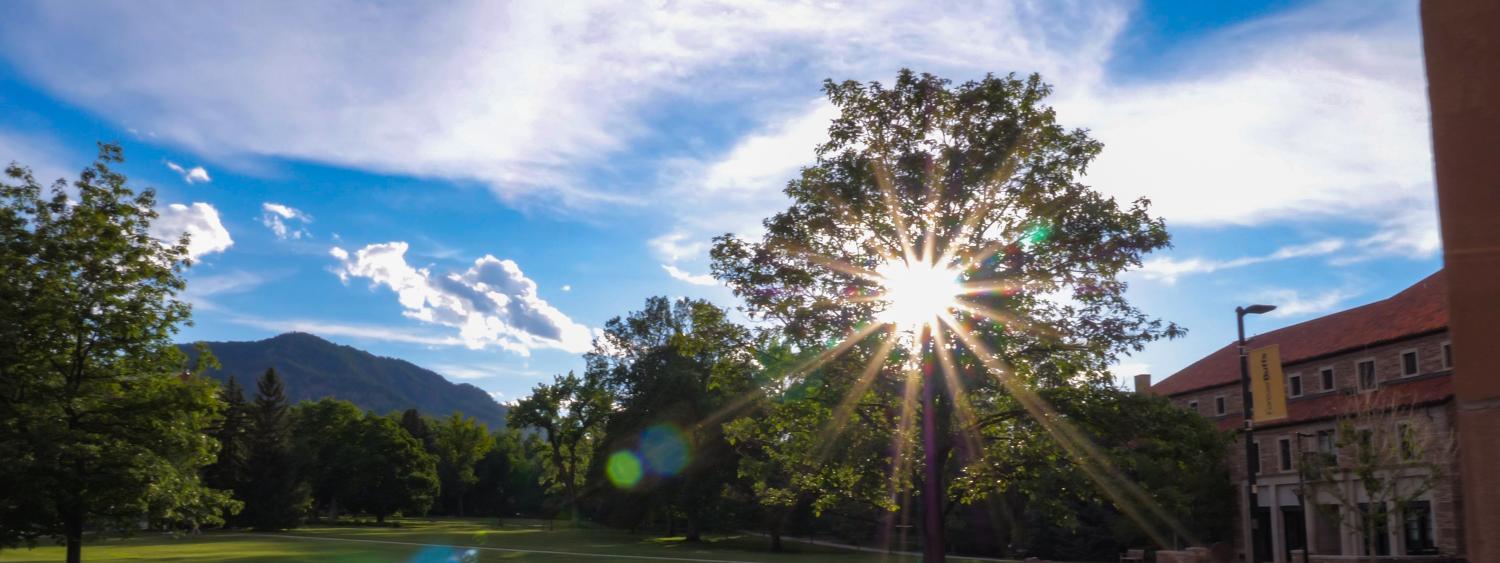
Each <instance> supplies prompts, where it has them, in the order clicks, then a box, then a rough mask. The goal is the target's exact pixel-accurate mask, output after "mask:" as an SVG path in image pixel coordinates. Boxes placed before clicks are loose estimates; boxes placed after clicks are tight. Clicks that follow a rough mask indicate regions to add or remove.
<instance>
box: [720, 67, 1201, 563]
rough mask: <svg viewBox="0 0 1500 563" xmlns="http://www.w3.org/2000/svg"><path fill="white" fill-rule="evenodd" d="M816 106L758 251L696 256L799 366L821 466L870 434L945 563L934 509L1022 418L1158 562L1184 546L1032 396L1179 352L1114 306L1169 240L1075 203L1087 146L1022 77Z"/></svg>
mask: <svg viewBox="0 0 1500 563" xmlns="http://www.w3.org/2000/svg"><path fill="white" fill-rule="evenodd" d="M824 89H825V92H826V94H827V96H828V98H829V100H830V101H831V102H832V103H833V104H834V105H835V106H837V107H838V109H839V110H840V115H839V117H837V118H836V119H835V120H834V121H833V123H832V124H831V126H830V127H829V140H828V142H827V143H825V144H823V145H821V146H819V147H818V148H817V160H816V161H815V162H814V163H813V164H811V165H809V166H807V167H805V168H803V169H802V171H801V174H800V175H799V176H798V177H797V178H796V179H794V180H792V181H790V182H789V183H788V185H787V187H786V194H787V195H788V196H789V197H790V199H791V202H792V203H791V206H790V207H789V208H788V209H786V210H785V211H783V212H781V213H778V214H776V215H775V216H773V217H771V218H769V219H767V220H766V221H765V227H766V234H765V235H764V237H763V238H762V239H761V240H760V241H758V242H751V241H745V240H742V239H740V238H737V237H734V236H732V235H725V236H722V237H719V238H717V239H716V240H715V246H714V248H713V252H712V256H713V268H714V273H715V275H716V276H718V277H719V278H720V279H721V280H724V281H725V282H727V284H728V285H729V286H730V287H731V288H732V289H733V290H734V291H735V293H736V295H738V296H739V297H741V298H742V299H743V300H744V302H745V303H746V308H747V311H748V312H749V313H750V314H752V315H753V316H756V317H758V318H761V319H765V320H768V321H771V322H774V323H776V324H777V325H779V327H780V328H781V329H782V330H783V331H784V332H785V333H786V335H787V336H788V338H790V339H791V342H793V343H795V344H798V345H800V346H801V347H803V348H804V349H812V350H817V352H816V353H813V354H811V358H810V359H809V360H808V361H806V362H805V363H804V364H803V365H800V366H798V367H797V368H796V369H793V370H790V373H791V376H792V377H803V376H806V375H808V374H811V373H815V372H817V373H820V374H823V375H822V376H821V377H825V378H826V379H827V381H828V384H827V386H828V387H829V388H830V389H835V388H836V389H837V391H838V392H841V393H843V394H844V396H843V398H842V399H840V401H839V404H838V406H837V408H835V409H833V411H832V413H831V414H830V415H829V416H828V417H827V422H826V426H827V427H826V428H824V429H822V431H821V434H820V436H822V438H823V439H824V440H823V445H820V446H819V447H818V448H814V449H816V450H817V451H818V455H820V456H827V455H831V453H832V452H830V449H831V448H832V447H833V446H832V445H831V444H833V443H835V442H836V441H838V440H839V437H840V436H843V435H845V434H847V433H848V432H851V431H853V430H855V429H857V428H863V429H872V428H875V427H877V426H885V427H887V429H888V430H886V429H874V430H871V432H874V434H869V435H870V436H874V435H885V434H881V433H882V432H889V440H890V444H891V449H890V450H889V452H887V455H886V457H887V458H888V461H889V464H890V467H889V474H888V475H889V482H890V486H889V487H888V488H887V490H886V493H885V494H886V495H887V498H888V506H890V507H891V508H892V509H893V510H894V509H900V510H895V511H896V512H899V513H901V514H903V515H904V514H909V513H912V512H913V511H915V513H918V514H921V515H922V517H923V522H922V524H921V526H920V528H921V529H922V534H923V538H924V541H923V546H924V547H923V549H924V556H925V557H924V558H925V559H926V560H928V561H935V560H942V558H943V551H944V548H943V540H942V538H943V517H942V516H943V514H944V512H945V510H946V508H947V506H946V505H945V499H947V498H949V497H950V496H952V493H953V491H954V489H955V488H956V487H961V486H962V485H961V484H960V483H962V482H963V476H964V475H966V474H972V473H976V471H977V470H978V469H982V468H983V467H985V464H987V463H989V460H990V459H991V458H992V456H993V455H995V450H996V448H1002V447H1004V444H1005V441H1006V439H1007V438H1006V436H1005V434H1004V432H1005V429H1004V427H1003V426H1001V425H998V424H994V423H993V422H992V421H993V420H994V419H995V416H996V414H997V412H998V411H1000V410H1004V409H1005V408H1008V406H1010V405H1019V406H1020V407H1022V408H1024V411H1025V412H1026V413H1027V414H1028V415H1029V416H1031V417H1032V418H1034V419H1035V420H1036V421H1038V422H1039V423H1041V426H1042V427H1043V428H1045V429H1046V431H1047V433H1048V435H1049V436H1050V437H1051V438H1052V439H1054V440H1055V441H1056V443H1057V444H1058V445H1059V446H1060V447H1061V448H1062V449H1063V450H1064V451H1066V452H1067V453H1068V454H1069V456H1070V457H1071V458H1072V461H1073V463H1075V464H1076V465H1077V466H1078V467H1079V468H1080V469H1082V470H1083V471H1085V472H1086V473H1087V474H1088V475H1089V476H1090V478H1091V479H1092V480H1093V481H1094V482H1095V484H1096V485H1097V486H1098V488H1099V490H1100V491H1102V492H1103V494H1104V495H1106V496H1107V497H1108V498H1109V499H1110V500H1111V501H1113V503H1114V504H1115V505H1116V506H1117V507H1118V508H1119V509H1120V511H1121V512H1123V513H1124V514H1125V515H1127V516H1129V517H1130V518H1131V519H1132V520H1133V521H1134V522H1135V523H1136V525H1138V526H1140V528H1141V529H1142V530H1144V531H1146V533H1148V534H1151V535H1152V536H1153V538H1154V539H1156V540H1157V541H1158V543H1161V544H1167V543H1169V541H1168V538H1169V537H1170V536H1171V534H1173V533H1174V532H1175V533H1177V534H1181V535H1184V536H1190V535H1191V534H1189V533H1188V532H1187V530H1186V529H1185V528H1184V527H1183V526H1181V525H1180V524H1179V523H1177V522H1176V521H1175V520H1174V519H1173V518H1171V517H1170V516H1169V515H1168V514H1166V513H1165V512H1164V511H1162V510H1161V509H1160V508H1159V507H1157V505H1156V503H1155V502H1153V501H1152V499H1151V497H1150V495H1149V494H1147V492H1145V491H1143V490H1141V488H1139V487H1137V486H1136V485H1135V484H1134V483H1133V482H1132V481H1131V480H1130V479H1128V478H1125V476H1124V475H1122V474H1121V472H1119V471H1117V470H1116V469H1115V468H1114V467H1113V466H1112V465H1111V464H1110V462H1109V460H1108V458H1107V457H1106V456H1104V455H1103V454H1102V453H1101V452H1099V451H1097V448H1096V447H1094V445H1093V444H1092V442H1091V441H1090V440H1089V439H1088V438H1087V437H1086V436H1084V435H1083V434H1081V433H1080V432H1078V431H1077V430H1076V429H1074V428H1073V426H1072V425H1071V424H1070V423H1068V422H1067V420H1065V418H1064V417H1062V416H1059V415H1058V414H1057V413H1056V412H1055V411H1054V410H1053V409H1052V408H1051V406H1050V405H1048V404H1047V402H1046V401H1044V400H1041V399H1040V397H1039V396H1038V394H1037V391H1038V390H1042V389H1048V388H1059V387H1068V386H1105V385H1112V376H1111V375H1110V374H1109V372H1108V367H1109V365H1111V364H1112V363H1113V362H1114V361H1115V360H1116V359H1117V358H1118V357H1119V356H1120V355H1121V354H1124V353H1127V352H1130V351H1134V350H1139V349H1140V348H1141V347H1142V346H1143V345H1144V344H1145V343H1146V342H1149V341H1152V340H1155V339H1158V338H1164V337H1174V336H1176V335H1178V334H1180V332H1181V330H1180V329H1179V328H1178V327H1177V326H1176V325H1174V324H1170V323H1163V322H1161V321H1159V320H1155V319H1152V318H1150V317H1148V316H1146V315H1145V314H1143V313H1142V312H1141V311H1140V310H1138V309H1137V308H1135V307H1134V306H1132V305H1131V304H1130V303H1129V302H1128V301H1127V299H1126V297H1125V289H1126V284H1125V283H1124V282H1122V281H1121V280H1120V279H1119V277H1120V275H1121V274H1122V273H1124V272H1125V271H1127V270H1128V269H1130V268H1132V267H1137V266H1139V265H1140V262H1141V257H1142V255H1144V254H1145V253H1148V252H1150V251H1152V250H1155V249H1159V248H1163V247H1165V246H1167V245H1168V235H1167V232H1166V229H1165V227H1164V225H1163V223H1162V221H1161V220H1160V219H1157V218H1154V217H1152V216H1151V215H1150V214H1148V212H1147V207H1148V205H1149V203H1148V202H1146V201H1144V200H1138V201H1135V202H1131V203H1128V204H1121V203H1119V202H1117V201H1115V200H1114V199H1112V198H1110V197H1107V196H1105V195H1102V194H1100V193H1099V192H1097V191H1095V190H1093V189H1091V188H1090V187H1089V186H1087V185H1084V184H1083V183H1081V181H1080V180H1081V177H1082V176H1083V175H1084V173H1085V171H1086V169H1087V166H1088V165H1089V163H1090V162H1091V161H1092V160H1093V159H1094V157H1095V156H1096V155H1097V154H1098V153H1099V151H1100V149H1101V144H1100V143H1098V142H1097V141H1095V140H1093V139H1091V138H1090V137H1089V135H1088V133H1087V132H1086V131H1084V130H1079V129H1065V128H1064V127H1062V126H1060V125H1058V124H1057V122H1056V120H1055V116H1054V113H1053V110H1052V109H1051V108H1050V107H1048V106H1046V105H1045V104H1044V103H1043V100H1044V98H1045V97H1046V96H1047V95H1048V93H1049V90H1050V89H1049V87H1048V86H1047V85H1045V84H1043V83H1042V82H1041V80H1040V79H1039V78H1038V77H1037V76H1034V75H1033V76H1031V77H1028V78H1018V77H1015V76H1006V77H995V76H989V77H986V78H985V79H983V80H980V81H975V82H968V83H964V84H961V85H958V86H953V85H952V84H951V83H949V82H948V81H946V80H942V79H939V78H936V77H933V76H930V75H917V74H914V73H911V72H909V71H903V72H901V73H900V75H899V76H898V77H897V79H896V81H895V82H894V84H893V85H891V86H890V87H889V88H887V87H884V86H882V85H880V84H878V83H871V84H860V83H856V82H843V83H834V82H832V81H830V82H827V83H826V84H825V87H824ZM851 359H853V360H854V361H850V360H851ZM838 374H848V376H845V377H843V378H842V379H840V376H839V375H838ZM856 414H857V416H856ZM913 485H919V486H913ZM913 495H915V499H916V500H918V501H920V503H921V504H920V507H913V506H908V505H909V504H910V502H911V500H912V499H913ZM908 509H912V510H908ZM890 525H891V526H895V525H896V524H895V523H892V524H890Z"/></svg>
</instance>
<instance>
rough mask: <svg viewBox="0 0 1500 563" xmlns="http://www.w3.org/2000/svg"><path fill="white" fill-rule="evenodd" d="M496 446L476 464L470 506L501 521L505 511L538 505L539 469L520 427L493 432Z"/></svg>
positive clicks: (539, 502) (520, 509)
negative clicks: (518, 428) (519, 429)
mask: <svg viewBox="0 0 1500 563" xmlns="http://www.w3.org/2000/svg"><path fill="white" fill-rule="evenodd" d="M494 440H495V447H494V448H491V449H490V451H489V452H488V453H486V454H485V455H484V457H483V458H482V459H480V460H479V463H477V464H475V467H474V474H475V475H476V476H477V478H478V481H477V482H476V483H475V485H474V487H473V489H472V493H471V496H472V497H473V502H472V503H471V506H476V507H478V510H480V511H482V512H481V513H482V514H491V515H494V516H495V517H496V518H497V522H498V523H500V524H501V525H504V524H505V517H506V516H507V515H511V514H515V513H516V512H518V511H530V512H535V511H536V510H537V509H538V508H540V507H541V494H542V490H541V487H540V486H538V484H537V483H538V479H539V478H540V477H541V469H540V467H538V463H537V461H538V460H537V459H536V457H535V456H534V455H529V454H530V453H531V452H528V449H527V447H526V440H524V439H523V436H522V434H521V432H520V431H518V430H515V429H512V428H505V429H501V430H500V431H499V432H496V433H495V434H494Z"/></svg>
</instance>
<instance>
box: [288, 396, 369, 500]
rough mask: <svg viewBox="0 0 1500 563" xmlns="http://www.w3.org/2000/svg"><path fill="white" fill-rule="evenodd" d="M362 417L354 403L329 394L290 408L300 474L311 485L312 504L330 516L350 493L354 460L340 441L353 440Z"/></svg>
mask: <svg viewBox="0 0 1500 563" xmlns="http://www.w3.org/2000/svg"><path fill="white" fill-rule="evenodd" d="M364 417H365V413H363V412H361V411H360V410H359V407H357V406H355V405H354V403H351V402H349V401H343V400H339V399H333V398H323V399H319V400H318V401H315V402H310V403H302V404H299V405H297V406H296V407H293V409H292V428H293V429H294V430H293V432H292V434H293V436H294V437H293V440H292V444H293V445H292V450H293V452H294V454H295V457H296V459H297V461H298V463H299V465H300V474H301V476H302V478H303V479H304V480H305V481H306V482H307V483H308V485H309V486H310V488H311V491H310V492H311V494H312V500H313V505H314V506H315V507H320V508H319V510H323V511H326V513H327V514H328V516H329V517H330V518H337V517H338V515H339V510H340V507H339V502H340V500H341V499H346V498H348V497H349V496H350V495H352V494H353V493H354V491H351V490H350V483H351V479H352V478H353V476H354V474H355V472H357V471H358V470H359V468H358V464H357V462H358V460H357V459H352V458H350V457H347V456H346V455H345V454H347V453H348V450H346V449H345V447H344V445H345V444H348V443H350V442H352V441H354V440H356V438H357V437H358V432H359V424H360V420H361V419H363V418H364ZM316 513H317V511H316V510H315V511H314V514H315V515H316Z"/></svg>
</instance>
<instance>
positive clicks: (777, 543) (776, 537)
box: [771, 523, 782, 551]
mask: <svg viewBox="0 0 1500 563" xmlns="http://www.w3.org/2000/svg"><path fill="white" fill-rule="evenodd" d="M781 550H782V549H781V524H779V523H778V524H776V525H774V526H772V527H771V551H781Z"/></svg>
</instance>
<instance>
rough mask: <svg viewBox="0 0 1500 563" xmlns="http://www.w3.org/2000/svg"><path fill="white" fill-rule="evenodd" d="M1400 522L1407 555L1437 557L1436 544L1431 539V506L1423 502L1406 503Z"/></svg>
mask: <svg viewBox="0 0 1500 563" xmlns="http://www.w3.org/2000/svg"><path fill="white" fill-rule="evenodd" d="M1401 521H1402V528H1403V530H1402V534H1401V535H1402V539H1403V540H1405V541H1404V542H1403V543H1405V544H1406V554H1407V555H1437V543H1436V542H1434V541H1433V538H1432V504H1430V503H1428V502H1427V501H1425V500H1419V501H1413V502H1408V503H1406V505H1405V506H1403V507H1402V509H1401Z"/></svg>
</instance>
